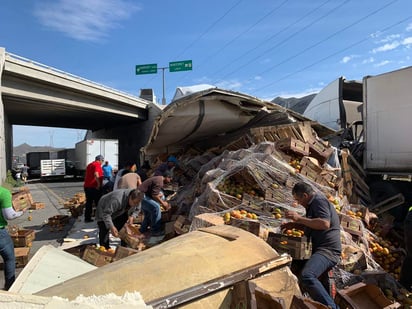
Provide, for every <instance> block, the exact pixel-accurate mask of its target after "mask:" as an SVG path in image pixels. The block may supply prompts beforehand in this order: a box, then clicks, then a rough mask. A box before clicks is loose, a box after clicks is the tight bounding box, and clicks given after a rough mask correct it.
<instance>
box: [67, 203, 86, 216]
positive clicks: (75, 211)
mask: <svg viewBox="0 0 412 309" xmlns="http://www.w3.org/2000/svg"><path fill="white" fill-rule="evenodd" d="M84 206H85V204H81V205H77V206H70V207H69V211H70V213H71V215H72V217H73V218H78V217H80V216H81V215H83V210H84Z"/></svg>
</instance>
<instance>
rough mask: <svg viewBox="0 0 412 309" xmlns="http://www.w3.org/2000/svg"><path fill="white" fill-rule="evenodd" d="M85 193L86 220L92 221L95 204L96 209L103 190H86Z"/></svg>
mask: <svg viewBox="0 0 412 309" xmlns="http://www.w3.org/2000/svg"><path fill="white" fill-rule="evenodd" d="M84 193H85V195H86V205H85V210H84V219H85V220H91V218H92V212H93V202H94V205H95V207H96V206H97V203H98V202H99V200H100V197H101V196H102V192H101V190H97V189H96V188H84Z"/></svg>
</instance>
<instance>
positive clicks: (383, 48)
mask: <svg viewBox="0 0 412 309" xmlns="http://www.w3.org/2000/svg"><path fill="white" fill-rule="evenodd" d="M399 45H400V43H399V42H398V41H395V42H392V43H390V44H389V43H388V44H385V45H382V46H379V47H377V48H374V49H373V50H372V53H374V54H376V53H379V52H386V51H389V50H393V49H395V48H397V47H398V46H399Z"/></svg>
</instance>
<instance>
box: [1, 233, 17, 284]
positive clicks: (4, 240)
mask: <svg viewBox="0 0 412 309" xmlns="http://www.w3.org/2000/svg"><path fill="white" fill-rule="evenodd" d="M0 255H1V257H2V258H3V261H4V282H5V284H4V289H5V290H6V291H7V290H8V289H9V288H10V287H11V285H12V284H13V282H14V280H16V257H15V256H14V244H13V241H12V239H11V237H10V235H9V233H8V232H7V230H6V229H5V228H3V229H0Z"/></svg>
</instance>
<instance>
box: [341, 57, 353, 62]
mask: <svg viewBox="0 0 412 309" xmlns="http://www.w3.org/2000/svg"><path fill="white" fill-rule="evenodd" d="M351 59H352V57H351V56H345V57H343V58H342V60H341V61H340V62H341V63H348V62H349V61H351Z"/></svg>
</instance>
